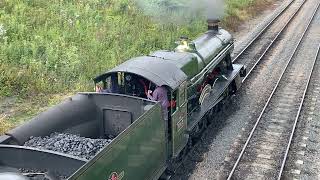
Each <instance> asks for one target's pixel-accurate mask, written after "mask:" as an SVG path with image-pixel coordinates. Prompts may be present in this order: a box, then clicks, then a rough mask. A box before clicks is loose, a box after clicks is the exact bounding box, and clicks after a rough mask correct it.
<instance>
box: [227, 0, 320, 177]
mask: <svg viewBox="0 0 320 180" xmlns="http://www.w3.org/2000/svg"><path fill="white" fill-rule="evenodd" d="M319 4H320V2H319V3H318V4H317V7H316V8H315V10H314V12H313V14H312V16H311V18H310V19H309V21H308V24H307V26H306V28H305V29H304V32H303V34H302V36H301V37H300V39H299V41H298V43H297V45H296V47H295V49H294V51H293V53H292V54H291V56H290V58H289V60H288V62H287V64H286V66H285V68H284V70H283V71H282V73H281V75H280V78H279V79H278V81H277V84H276V86H275V87H274V89H273V91H272V93H271V94H270V96H269V98H268V100H267V102H266V104H265V106H264V108H263V110H262V111H261V113H260V115H259V117H258V119H257V121H256V123H255V125H254V127H253V128H252V130H251V132H250V134H249V136H248V138H247V140H246V142H245V144H244V146H243V148H242V150H241V152H240V154H239V156H238V158H237V161H236V162H235V164H234V166H233V168H232V170H231V172H230V173H229V176H228V178H227V179H228V180H230V179H231V178H232V176H233V174H234V172H235V170H236V168H237V167H238V165H239V163H240V160H241V159H242V157H243V155H244V153H245V151H246V148H247V146H248V144H249V142H250V141H251V139H252V136H253V134H254V133H255V132H256V129H257V126H258V124H259V123H260V120H261V118H262V115H264V113H265V111H266V108H267V107H268V106H269V103H270V101H271V99H272V97H273V95H274V94H275V92H276V90H277V88H278V87H279V85H280V82H281V80H282V78H283V75H284V74H285V72H286V70H287V68H288V66H289V64H290V63H291V61H292V59H293V57H294V55H295V54H296V52H297V50H298V48H299V46H300V44H301V42H302V39H303V38H304V37H305V34H306V32H307V31H308V29H309V26H310V24H311V22H312V20H313V19H314V16H315V14H316V12H317V10H318V8H319ZM318 53H319V49H318V51H317V56H316V58H315V59H317V57H318ZM313 67H314V65H313V66H312V69H311V72H310V74H312V71H313ZM309 81H310V77H309ZM309 81H308V83H307V87H308V84H309ZM305 92H306V90H305V91H304V94H305ZM304 98H305V95H303V99H302V102H301V103H303V100H304ZM301 103H300V108H299V109H298V112H297V116H296V121H297V117H299V114H300V111H301V107H302V104H301ZM296 123H297V122H295V123H294V126H293V131H292V133H291V135H290V139H289V143H288V145H287V149H286V154H285V157H284V159H283V160H282V163H281V169H280V171H281V174H282V171H283V168H284V166H285V160H286V158H287V154H288V151H289V149H290V145H291V141H292V137H293V134H294V129H295V127H296ZM281 174H280V173H279V175H278V179H279V178H281Z"/></svg>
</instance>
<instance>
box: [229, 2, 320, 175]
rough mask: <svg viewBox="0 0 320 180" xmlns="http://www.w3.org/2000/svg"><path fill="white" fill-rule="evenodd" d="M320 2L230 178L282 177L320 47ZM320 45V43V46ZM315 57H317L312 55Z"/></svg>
mask: <svg viewBox="0 0 320 180" xmlns="http://www.w3.org/2000/svg"><path fill="white" fill-rule="evenodd" d="M319 4H320V3H318V4H317V5H316V7H315V9H314V12H313V14H312V16H311V18H310V19H309V20H308V24H307V26H306V28H305V29H304V32H303V34H302V35H301V37H300V40H299V42H298V43H297V45H296V47H295V49H294V51H293V52H292V54H291V56H290V58H289V60H288V62H287V64H286V66H285V68H284V70H283V71H282V74H281V76H280V78H279V79H278V81H277V84H276V86H275V87H274V89H273V91H272V93H271V95H270V96H269V98H268V100H267V103H266V104H265V106H264V108H263V110H262V112H261V113H260V116H259V117H258V119H257V121H256V123H255V125H254V127H253V129H252V130H251V132H250V135H249V137H248V139H247V140H246V142H245V144H244V146H243V148H242V150H241V153H240V155H239V156H238V158H237V160H236V162H235V164H234V165H233V167H232V170H231V171H230V173H229V175H228V179H261V178H268V179H281V177H282V173H283V169H284V167H285V164H286V159H287V155H288V152H289V150H290V146H291V142H292V138H293V136H294V133H295V129H296V125H297V122H298V119H299V115H300V111H301V108H302V105H303V102H304V99H305V94H306V92H307V89H308V85H309V82H310V77H311V75H312V71H313V69H314V64H315V62H316V59H317V57H318V55H319V48H318V49H314V50H316V52H314V50H310V48H306V47H305V46H306V45H305V44H306V42H310V41H311V40H312V38H313V36H312V32H316V30H313V31H312V30H310V27H311V29H312V22H313V19H314V17H315V15H316V13H317V11H318V8H319ZM317 43H319V42H317ZM319 47H320V46H319ZM311 57H313V58H311Z"/></svg>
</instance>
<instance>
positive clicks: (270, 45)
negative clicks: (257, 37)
mask: <svg viewBox="0 0 320 180" xmlns="http://www.w3.org/2000/svg"><path fill="white" fill-rule="evenodd" d="M305 2H306V0H304V1H303V2H302V3H301V5H300V6H299V8H298V9H297V10H296V11H295V12H294V13H293V14H292V16H291V17H290V19H289V20H288V21H287V22H286V24H285V25H284V26H283V27H282V28H281V30H280V31H279V32H278V33H277V35H276V36H275V37H274V38H273V39H272V41H271V43H270V44H269V45H268V47H267V48H266V49H265V50H264V51H263V53H262V54H261V56H260V57H259V59H258V60H257V61H256V62H255V64H254V65H253V66H252V68H251V69H250V70H249V72H248V73H247V75H246V76H245V77H244V78H243V79H242V82H244V81H245V80H246V79H247V78H248V77H249V75H250V74H251V72H252V71H253V70H254V68H255V67H256V66H257V65H258V64H259V62H260V61H261V59H262V58H264V56H265V55H266V53H267V52H268V51H269V49H270V48H271V47H272V45H273V44H274V42H275V41H276V40H277V39H278V38H279V36H280V34H281V33H282V32H283V30H284V29H286V28H287V27H288V25H289V24H290V22H291V21H292V20H293V18H294V17H295V15H296V14H297V13H298V12H299V11H300V9H301V7H302V6H303V5H304V3H305Z"/></svg>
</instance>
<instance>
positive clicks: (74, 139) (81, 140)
mask: <svg viewBox="0 0 320 180" xmlns="http://www.w3.org/2000/svg"><path fill="white" fill-rule="evenodd" d="M111 141H112V138H110V139H90V138H86V137H81V136H78V135H74V134H67V133H52V134H51V135H50V136H45V137H30V140H28V141H27V142H25V144H24V146H27V147H33V148H37V149H43V150H51V151H56V152H61V153H65V154H69V155H72V156H77V157H80V158H84V159H87V160H90V159H91V158H93V157H94V156H95V155H96V154H97V153H98V152H99V151H100V150H101V149H102V148H103V147H105V146H106V145H108V144H109V143H111Z"/></svg>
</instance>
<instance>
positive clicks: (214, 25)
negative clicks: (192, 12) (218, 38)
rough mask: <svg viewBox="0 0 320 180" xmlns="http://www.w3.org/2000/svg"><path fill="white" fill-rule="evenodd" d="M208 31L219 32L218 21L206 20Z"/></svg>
mask: <svg viewBox="0 0 320 180" xmlns="http://www.w3.org/2000/svg"><path fill="white" fill-rule="evenodd" d="M207 22H208V30H212V31H216V32H218V31H219V22H220V20H219V19H208V20H207Z"/></svg>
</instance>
